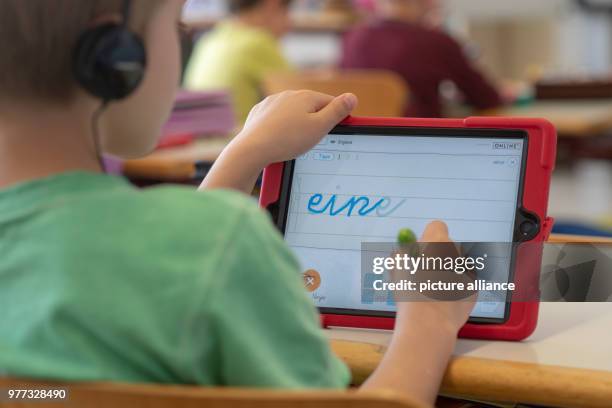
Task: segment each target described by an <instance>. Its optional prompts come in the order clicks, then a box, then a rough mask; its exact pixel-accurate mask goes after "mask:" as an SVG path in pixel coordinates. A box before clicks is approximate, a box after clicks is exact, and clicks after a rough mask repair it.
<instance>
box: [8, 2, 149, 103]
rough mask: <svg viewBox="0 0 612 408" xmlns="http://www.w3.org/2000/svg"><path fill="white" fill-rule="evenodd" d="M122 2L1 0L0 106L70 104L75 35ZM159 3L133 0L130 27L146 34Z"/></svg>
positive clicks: (72, 94)
mask: <svg viewBox="0 0 612 408" xmlns="http://www.w3.org/2000/svg"><path fill="white" fill-rule="evenodd" d="M122 4H123V1H122V0H25V1H24V0H1V1H0V53H1V54H2V56H1V57H0V73H1V74H0V102H1V103H7V102H15V101H24V100H28V101H32V100H34V101H48V102H54V103H67V102H69V101H71V100H72V98H73V96H74V91H75V89H76V81H75V79H74V77H73V75H72V53H73V49H74V47H75V46H76V42H77V40H78V38H79V35H80V34H81V33H82V32H83V31H84V30H85V29H87V27H88V26H89V25H91V23H92V21H95V18H96V17H97V16H100V15H102V14H104V13H120V12H121V9H122ZM157 4H158V0H134V1H133V4H132V14H131V17H130V26H131V27H132V29H133V30H135V31H137V32H144V27H145V25H146V23H147V21H148V20H149V18H150V16H151V14H152V11H153V10H154V9H155V6H156V5H157Z"/></svg>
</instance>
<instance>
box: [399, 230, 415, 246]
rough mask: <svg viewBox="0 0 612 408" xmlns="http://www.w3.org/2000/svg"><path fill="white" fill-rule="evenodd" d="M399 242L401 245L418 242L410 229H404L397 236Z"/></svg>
mask: <svg viewBox="0 0 612 408" xmlns="http://www.w3.org/2000/svg"><path fill="white" fill-rule="evenodd" d="M397 242H399V243H400V244H412V243H413V242H417V238H416V235H415V234H414V232H413V231H412V230H411V229H410V228H403V229H401V230H400V232H399V233H398V234H397Z"/></svg>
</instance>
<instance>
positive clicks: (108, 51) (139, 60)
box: [73, 24, 147, 101]
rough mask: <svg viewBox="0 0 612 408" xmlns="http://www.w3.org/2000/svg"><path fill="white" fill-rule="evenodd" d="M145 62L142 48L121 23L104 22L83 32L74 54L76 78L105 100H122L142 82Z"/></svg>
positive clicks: (137, 39)
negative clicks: (105, 23) (104, 23)
mask: <svg viewBox="0 0 612 408" xmlns="http://www.w3.org/2000/svg"><path fill="white" fill-rule="evenodd" d="M146 65H147V56H146V52H145V47H144V44H143V42H142V40H141V39H140V37H138V36H137V35H136V34H134V33H132V32H130V31H129V30H127V29H126V28H124V27H123V26H120V25H117V24H107V25H103V26H99V27H96V28H93V29H90V30H87V31H85V32H84V33H83V34H82V35H81V36H80V37H79V40H78V42H77V45H76V48H75V51H74V56H73V71H74V76H75V79H76V81H77V82H78V83H79V85H81V86H82V87H83V88H84V89H85V90H87V91H88V92H89V93H90V94H92V95H93V96H95V97H97V98H100V99H102V100H104V101H113V100H119V99H124V98H126V97H127V96H129V95H130V94H132V93H133V92H134V91H135V90H136V89H137V88H138V86H139V85H140V83H141V82H142V79H143V78H144V73H145V69H146Z"/></svg>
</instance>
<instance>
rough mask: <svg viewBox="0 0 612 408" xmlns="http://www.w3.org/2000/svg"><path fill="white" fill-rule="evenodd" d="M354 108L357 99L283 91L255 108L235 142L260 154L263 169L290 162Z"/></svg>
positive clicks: (308, 148) (309, 147)
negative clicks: (277, 163) (276, 163)
mask: <svg viewBox="0 0 612 408" xmlns="http://www.w3.org/2000/svg"><path fill="white" fill-rule="evenodd" d="M355 106H357V97H356V96H355V95H353V94H343V95H340V96H338V97H333V96H330V95H326V94H322V93H319V92H313V91H285V92H283V93H280V94H277V95H273V96H270V97H268V98H266V99H265V100H264V101H263V102H261V103H259V104H258V105H256V106H255V107H254V108H253V110H252V111H251V113H250V114H249V117H248V119H247V121H246V124H245V126H244V129H243V130H242V132H240V134H239V135H238V136H237V137H236V139H235V143H237V144H242V145H244V146H248V148H249V149H252V150H250V151H251V152H253V153H254V154H257V155H260V156H261V157H262V159H263V160H265V162H264V163H263V165H264V166H266V165H268V164H270V163H275V162H282V161H286V160H291V159H294V158H296V157H297V156H299V155H301V154H304V153H306V152H307V151H309V150H310V149H312V148H313V147H314V146H315V145H316V144H317V143H319V142H320V141H321V139H322V138H323V137H324V136H325V135H326V134H327V133H329V131H330V130H331V129H332V128H333V127H334V126H336V125H337V124H338V123H339V122H340V121H342V120H343V119H344V118H346V117H347V116H348V115H349V114H350V113H351V112H352V111H353V109H354V108H355Z"/></svg>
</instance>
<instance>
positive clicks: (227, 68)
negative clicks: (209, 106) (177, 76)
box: [185, 0, 290, 123]
mask: <svg viewBox="0 0 612 408" xmlns="http://www.w3.org/2000/svg"><path fill="white" fill-rule="evenodd" d="M228 4H229V9H230V13H231V17H230V18H229V19H228V20H227V21H224V22H222V23H220V24H219V25H218V26H217V27H215V28H214V29H213V30H212V32H210V33H208V34H207V35H205V36H204V37H203V38H202V39H201V40H200V41H199V42H198V44H197V45H196V47H195V49H194V51H193V54H192V56H191V60H190V62H189V64H188V66H187V71H186V73H185V86H186V88H188V89H191V90H207V89H208V90H210V89H215V90H216V89H226V90H229V91H230V93H231V95H232V99H233V102H234V109H235V111H236V116H237V120H238V122H239V123H244V122H245V121H246V119H247V116H248V114H249V111H250V110H251V108H252V107H253V106H255V105H256V104H257V103H258V102H259V101H261V99H262V97H263V94H262V89H261V84H262V81H263V79H264V77H265V76H266V75H269V74H270V73H274V72H278V71H286V70H288V69H290V68H289V64H288V62H287V61H286V60H285V57H284V56H283V54H282V52H281V48H280V44H279V40H278V39H279V37H281V36H282V35H283V34H284V33H285V32H286V31H287V29H288V27H289V10H288V8H289V4H290V0H229V1H228Z"/></svg>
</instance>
